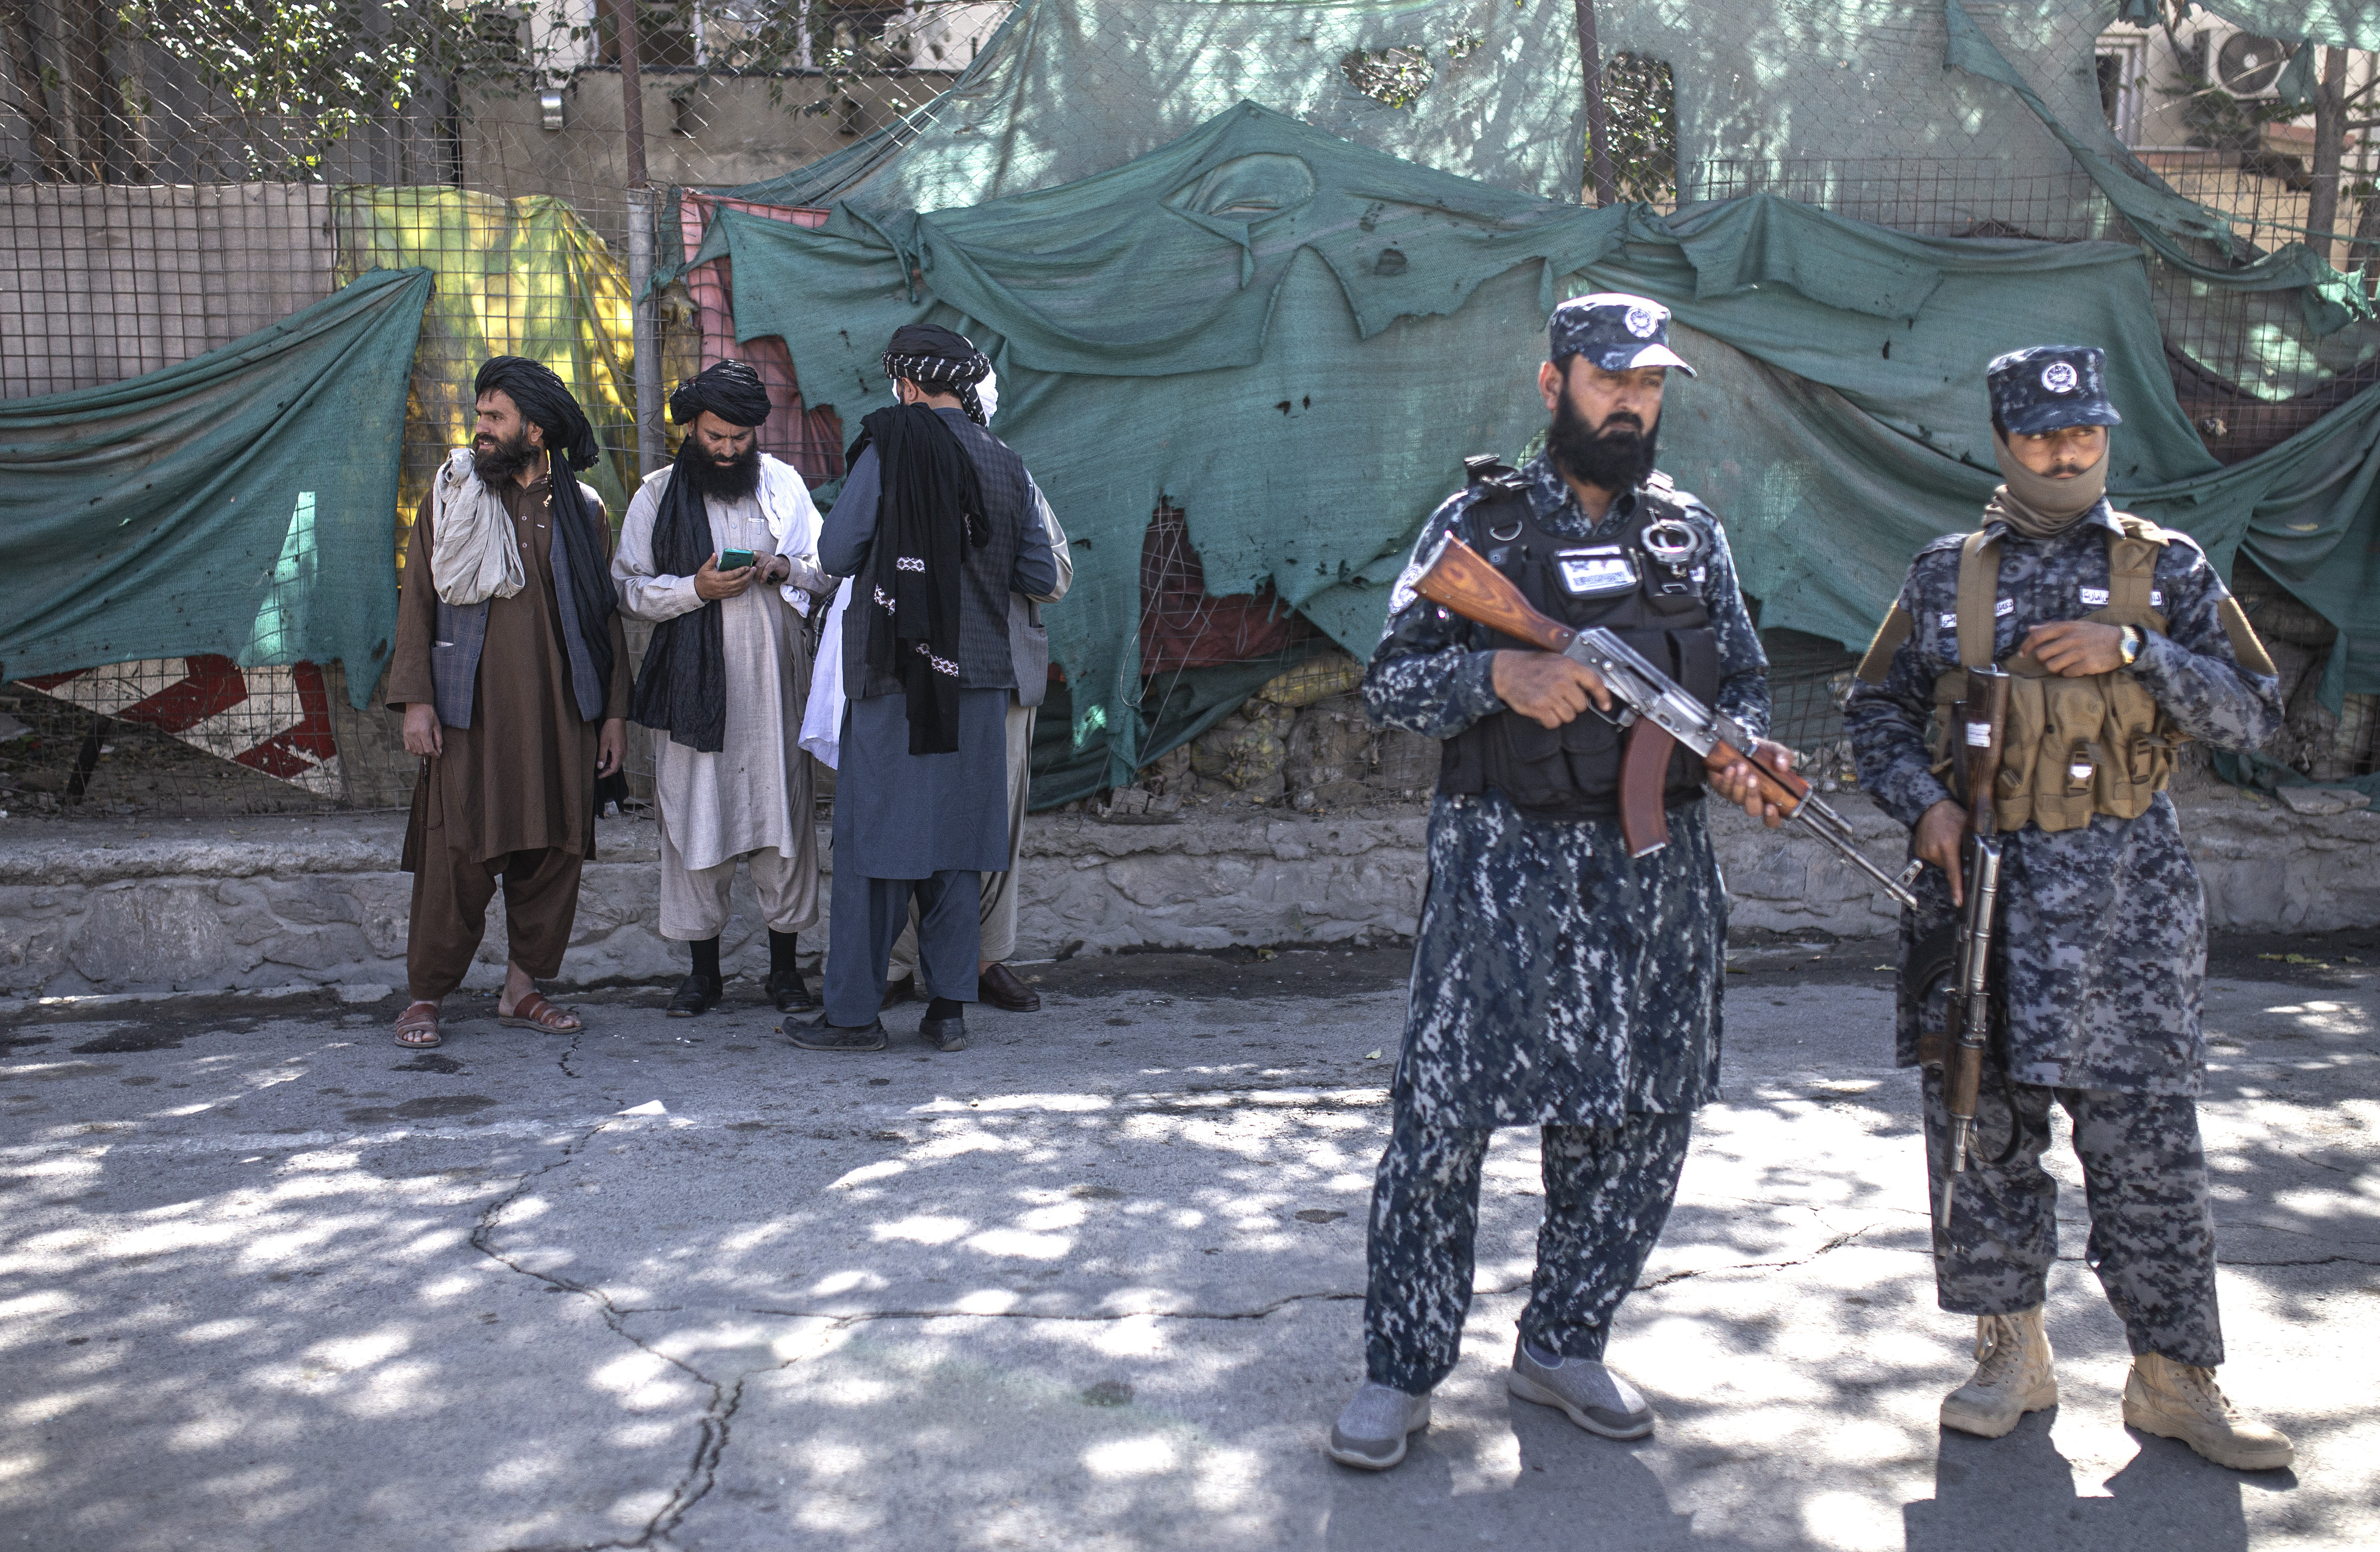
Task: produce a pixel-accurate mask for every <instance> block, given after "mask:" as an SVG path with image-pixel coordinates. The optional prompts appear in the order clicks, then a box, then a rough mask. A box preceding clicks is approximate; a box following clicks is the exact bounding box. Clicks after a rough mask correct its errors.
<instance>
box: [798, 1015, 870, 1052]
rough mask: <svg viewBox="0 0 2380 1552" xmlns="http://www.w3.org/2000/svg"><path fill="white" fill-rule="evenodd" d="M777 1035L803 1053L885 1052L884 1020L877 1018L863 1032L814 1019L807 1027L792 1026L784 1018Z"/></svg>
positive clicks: (805, 1025) (800, 1025)
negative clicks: (781, 1035) (779, 1034)
mask: <svg viewBox="0 0 2380 1552" xmlns="http://www.w3.org/2000/svg"><path fill="white" fill-rule="evenodd" d="M777 1028H778V1030H779V1032H780V1033H782V1034H783V1035H784V1036H785V1037H786V1038H787V1039H790V1040H791V1041H793V1043H794V1044H795V1045H797V1046H799V1047H801V1048H802V1049H804V1050H816V1051H880V1050H882V1049H884V1021H883V1020H882V1019H878V1020H877V1021H876V1022H875V1023H873V1024H871V1025H868V1027H867V1028H865V1029H847V1028H845V1027H844V1026H843V1025H839V1024H829V1023H827V1021H826V1020H824V1019H817V1020H814V1021H812V1022H810V1023H808V1024H795V1022H794V1021H793V1020H791V1019H787V1020H786V1021H785V1022H784V1023H783V1024H781V1025H778V1026H777Z"/></svg>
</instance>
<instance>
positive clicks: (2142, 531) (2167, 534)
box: [2113, 512, 2198, 550]
mask: <svg viewBox="0 0 2380 1552" xmlns="http://www.w3.org/2000/svg"><path fill="white" fill-rule="evenodd" d="M2113 515H2114V517H2115V519H2116V523H2117V526H2118V527H2121V528H2122V529H2123V530H2124V536H2125V537H2126V538H2128V539H2140V540H2147V541H2148V542H2149V543H2151V544H2170V543H2172V542H2173V541H2174V540H2177V539H2178V540H2181V541H2182V542H2183V543H2185V544H2189V545H2190V547H2191V548H2192V549H2193V550H2195V549H2196V548H2198V546H2197V545H2196V544H2195V543H2194V542H2192V540H2191V538H2190V536H2189V535H2188V534H2185V533H2179V532H2176V531H2175V530H2174V529H2172V528H2164V527H2158V526H2157V525H2156V524H2155V523H2152V522H2150V521H2149V520H2148V519H2147V518H2145V517H2135V516H2133V515H2131V513H2129V512H2118V513H2114V514H2113Z"/></svg>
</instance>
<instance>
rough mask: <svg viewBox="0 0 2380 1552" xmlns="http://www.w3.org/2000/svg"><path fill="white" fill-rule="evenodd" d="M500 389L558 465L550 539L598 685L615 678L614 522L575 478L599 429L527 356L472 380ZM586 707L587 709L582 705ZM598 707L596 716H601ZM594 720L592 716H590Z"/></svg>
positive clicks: (478, 387) (477, 387)
mask: <svg viewBox="0 0 2380 1552" xmlns="http://www.w3.org/2000/svg"><path fill="white" fill-rule="evenodd" d="M490 389H501V390H503V392H504V395H505V396H506V397H507V398H510V399H511V400H512V401H513V403H514V404H515V405H516V406H518V408H519V409H520V412H521V418H522V419H524V420H527V421H528V423H529V424H531V425H533V426H535V427H537V428H538V429H539V430H541V431H543V432H544V433H545V445H546V450H547V451H548V452H550V453H552V454H553V461H554V462H555V463H556V464H558V465H560V466H561V467H558V468H556V469H554V470H553V494H552V498H551V499H552V501H553V537H554V541H555V543H556V545H557V546H558V547H559V548H560V549H561V551H562V561H563V564H564V565H565V567H567V568H568V570H569V573H570V604H571V620H570V622H569V623H570V624H571V625H572V626H573V627H574V628H575V629H576V632H577V637H578V642H579V646H580V648H581V649H583V650H584V651H585V652H586V654H587V661H589V663H590V664H592V665H593V667H594V669H595V683H596V684H597V685H609V684H610V683H611V682H612V609H613V601H614V597H615V595H614V594H613V591H612V571H611V564H610V563H611V556H610V554H609V553H608V552H609V550H610V548H611V538H612V534H611V525H610V524H609V523H608V522H606V521H605V520H604V516H603V509H602V507H601V505H594V506H593V508H592V510H589V505H590V503H589V502H588V500H587V498H586V496H585V494H584V492H582V491H580V490H579V489H578V481H577V479H574V478H573V477H572V474H571V471H572V470H574V469H583V468H585V467H588V466H589V465H590V464H592V463H593V462H594V461H595V460H596V458H597V457H598V456H599V455H600V450H599V449H598V448H597V447H596V445H595V428H594V427H592V426H589V424H588V423H587V412H586V411H585V410H583V409H580V408H579V407H578V401H577V399H575V398H573V397H572V396H571V394H570V390H569V389H568V388H567V387H566V386H565V385H564V383H563V381H562V379H561V378H559V377H557V376H555V375H554V372H553V368H551V367H549V366H547V365H545V364H544V363H543V362H541V361H532V360H530V359H529V358H528V357H526V356H498V357H495V358H492V359H491V360H490V361H489V362H488V364H487V365H486V366H484V367H481V368H480V376H479V379H478V381H477V382H473V383H472V384H471V393H472V394H473V396H475V397H476V396H479V395H480V394H486V393H487V392H488V391H489V390H490ZM580 709H581V711H582V712H583V711H584V710H585V708H584V707H582V708H580ZM596 715H598V716H600V715H601V712H600V711H599V712H597V714H596ZM585 720H586V721H594V720H595V718H594V717H592V716H590V717H587V718H586V719H585Z"/></svg>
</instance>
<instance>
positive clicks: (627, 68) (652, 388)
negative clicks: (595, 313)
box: [612, 0, 664, 479]
mask: <svg viewBox="0 0 2380 1552" xmlns="http://www.w3.org/2000/svg"><path fill="white" fill-rule="evenodd" d="M612 6H613V17H614V18H616V20H617V22H618V26H619V29H620V113H621V125H620V129H621V135H622V138H623V139H625V142H626V144H625V147H624V149H625V152H627V173H628V297H629V303H628V305H629V306H630V308H632V309H634V310H633V312H632V314H631V317H632V319H633V333H632V334H631V348H632V349H633V350H634V352H635V365H634V377H635V383H636V390H637V479H643V478H644V477H645V476H646V475H649V474H650V473H652V472H653V470H655V469H657V468H659V467H662V447H663V445H664V443H663V441H662V349H661V331H660V328H659V327H658V325H659V322H660V318H659V315H658V314H657V313H656V311H655V309H654V307H653V298H652V297H649V296H647V295H646V294H645V293H646V292H647V291H648V290H649V289H650V288H651V285H652V280H653V190H652V185H651V184H650V182H649V181H648V180H647V178H646V176H645V88H644V82H643V81H642V80H641V79H639V78H638V75H637V54H638V53H639V52H640V50H639V44H640V42H641V40H640V39H639V37H638V33H637V0H612Z"/></svg>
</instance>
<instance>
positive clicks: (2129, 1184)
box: [1925, 1072, 2223, 1368]
mask: <svg viewBox="0 0 2380 1552" xmlns="http://www.w3.org/2000/svg"><path fill="white" fill-rule="evenodd" d="M2053 1102H2054V1103H2057V1104H2059V1105H2062V1106H2064V1107H2065V1108H2066V1114H2067V1116H2068V1118H2069V1119H2070V1121H2071V1122H2072V1123H2073V1131H2074V1155H2075V1157H2076V1158H2078V1159H2080V1160H2081V1161H2082V1165H2083V1194H2084V1197H2085V1199H2086V1200H2087V1201H2088V1202H2089V1204H2090V1211H2091V1237H2090V1240H2089V1242H2088V1243H2087V1244H2086V1246H2085V1248H2084V1250H2083V1259H2084V1260H2085V1261H2086V1262H2087V1263H2088V1264H2089V1265H2090V1267H2091V1269H2092V1270H2093V1271H2095V1272H2096V1273H2098V1275H2099V1286H2100V1287H2102V1288H2104V1289H2106V1290H2107V1303H2109V1304H2111V1305H2113V1306H2114V1307H2115V1311H2116V1314H2117V1316H2119V1317H2120V1318H2121V1319H2122V1321H2123V1323H2124V1336H2125V1339H2126V1340H2129V1341H2130V1342H2131V1349H2132V1352H2134V1353H2136V1354H2137V1353H2143V1352H2158V1353H2163V1354H2164V1355H2165V1356H2166V1357H2168V1358H2170V1359H2172V1360H2174V1361H2175V1362H2176V1363H2180V1364H2198V1365H2200V1366H2202V1367H2205V1368H2212V1367H2214V1366H2215V1365H2216V1364H2220V1363H2222V1362H2223V1326H2222V1322H2221V1320H2220V1318H2219V1317H2218V1316H2217V1315H2216V1307H2215V1211H2214V1204H2213V1202H2212V1199H2211V1198H2210V1196H2209V1194H2208V1192H2207V1181H2206V1156H2205V1154H2204V1151H2203V1150H2202V1149H2201V1148H2200V1146H2199V1141H2198V1101H2197V1100H2195V1099H2193V1098H2192V1097H2190V1096H2188V1095H2186V1094H2115V1093H2109V1092H2107V1091H2106V1090H2102V1089H2086V1088H2036V1087H2034V1086H2032V1085H2027V1084H2013V1085H2005V1086H2004V1085H2002V1084H2001V1083H2000V1082H1999V1081H1998V1077H1997V1076H1996V1075H1995V1074H1993V1073H1985V1075H1984V1086H1983V1093H1982V1095H1981V1096H1980V1097H1978V1099H1977V1101H1976V1104H1975V1133H1974V1136H1975V1141H1974V1147H1973V1152H1972V1153H1971V1154H1970V1155H1969V1162H1968V1165H1967V1170H1966V1173H1965V1174H1963V1175H1961V1177H1959V1181H1958V1184H1957V1186H1956V1188H1955V1190H1954V1192H1953V1194H1952V1196H1951V1206H1950V1228H1949V1231H1948V1232H1947V1233H1946V1232H1944V1231H1942V1229H1941V1228H1940V1227H1939V1226H1938V1224H1937V1227H1936V1229H1935V1231H1934V1282H1935V1291H1936V1294H1937V1299H1938V1301H1939V1303H1940V1304H1941V1306H1942V1307H1943V1308H1944V1309H1946V1310H1949V1311H1951V1312H1952V1313H1954V1314H1958V1315H2014V1314H2016V1313H2017V1312H2018V1311H2020V1310H2027V1309H2031V1308H2033V1307H2034V1305H2036V1304H2038V1303H2042V1302H2043V1298H2044V1295H2045V1291H2046V1285H2047V1279H2048V1275H2049V1264H2050V1263H2051V1262H2052V1261H2054V1260H2056V1259H2057V1257H2058V1182H2057V1181H2055V1180H2054V1179H2052V1178H2051V1177H2050V1175H2049V1174H2048V1173H2047V1171H2046V1170H2043V1169H2042V1167H2041V1156H2042V1155H2043V1154H2044V1153H2046V1151H2048V1148H2049V1107H2050V1105H2051V1104H2052V1103H2053ZM1949 1135H1950V1122H1949V1110H1948V1109H1947V1108H1946V1106H1945V1104H1944V1101H1943V1097H1942V1080H1941V1078H1940V1077H1939V1076H1938V1075H1937V1074H1936V1073H1931V1072H1928V1073H1926V1074H1925V1158H1926V1171H1927V1176H1928V1179H1929V1181H1930V1182H1931V1184H1932V1186H1933V1190H1934V1194H1933V1196H1932V1197H1931V1198H1930V1200H1932V1201H1934V1202H1937V1203H1938V1202H1940V1200H1941V1191H1942V1180H1943V1174H1944V1171H1945V1170H1946V1169H1947V1167H1948V1165H1949Z"/></svg>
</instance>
